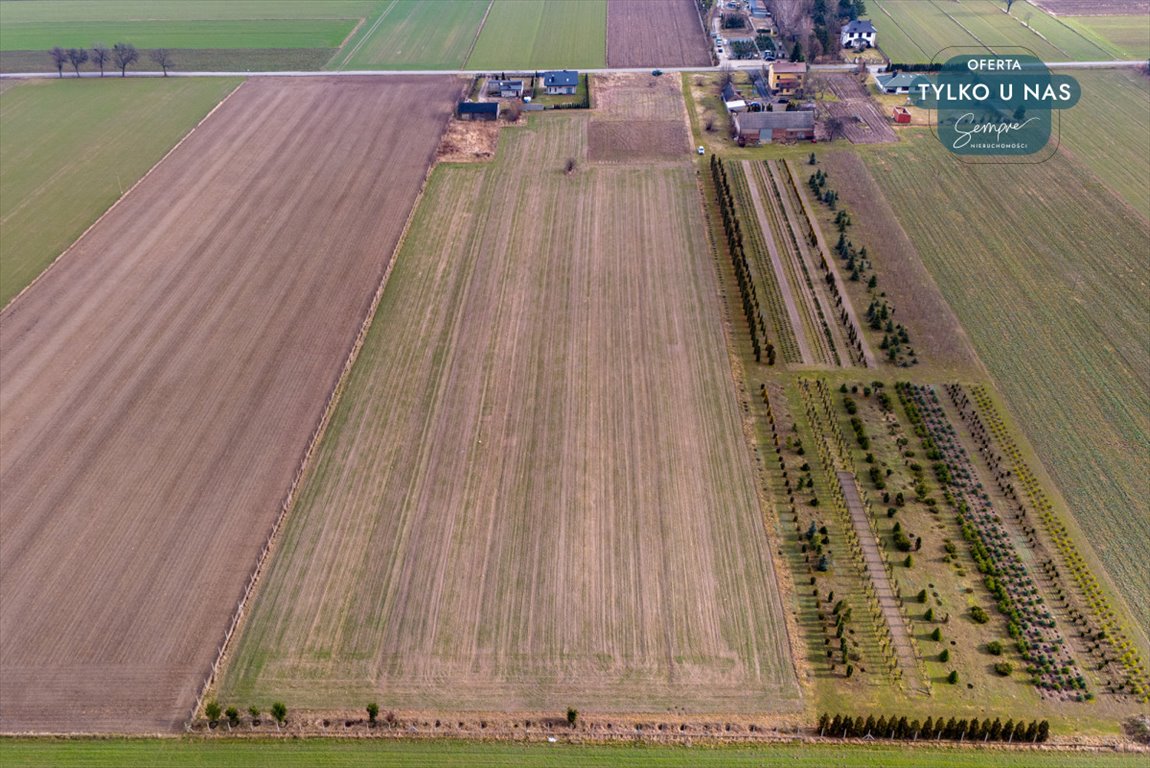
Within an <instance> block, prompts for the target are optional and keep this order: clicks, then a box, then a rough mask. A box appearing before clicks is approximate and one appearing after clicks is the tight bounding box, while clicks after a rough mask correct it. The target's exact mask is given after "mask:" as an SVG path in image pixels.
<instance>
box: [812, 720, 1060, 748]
mask: <svg viewBox="0 0 1150 768" xmlns="http://www.w3.org/2000/svg"><path fill="white" fill-rule="evenodd" d="M818 733H819V735H820V736H832V737H836V738H842V739H852V738H854V739H859V738H867V737H870V738H874V739H900V740H905V741H918V740H936V741H937V740H941V739H947V740H950V741H1004V742H1022V743H1038V742H1043V741H1046V740H1047V739H1048V738H1050V723H1048V722H1047V721H1046V720H1042V721H1038V720H1031V721H1030V722H1029V723H1028V722H1026V721H1025V720H1018V721H1015V720H1014V719H1013V718H1011V719H1009V720H1007V721H1006V722H1005V723H1003V722H1002V720H1001V719H1000V718H997V717H996V718H994V720H991V719H990V718H989V717H988V718H984V719H982V720H979V719H978V718H977V717H974V718H970V719H965V718H964V719H955V718H953V717H952V718H950V719H949V720H943V719H942V718H941V717H940V718H938V719H935V718H931V717H928V718H927V719H926V720H925V721H919V720H918V719H914V720H908V719H907V718H906V717H905V716H903V717H895V716H893V715H892V716H890V717H889V718H888V717H886V716H880V717H879V718H878V719H877V720H876V719H875V717H874V715H868V716H867V717H865V718H864V717H862V716H861V715H860V716H858V717H851V716H850V715H835V716H834V717H833V718H832V717H831V716H830V715H829V714H827V713H825V712H824V713H823V714H822V715H820V716H819V722H818Z"/></svg>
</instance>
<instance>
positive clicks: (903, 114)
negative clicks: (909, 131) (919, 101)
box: [891, 107, 910, 125]
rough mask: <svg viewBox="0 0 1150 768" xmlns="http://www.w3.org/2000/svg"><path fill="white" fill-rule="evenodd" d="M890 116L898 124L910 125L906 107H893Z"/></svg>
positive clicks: (908, 112) (908, 111)
mask: <svg viewBox="0 0 1150 768" xmlns="http://www.w3.org/2000/svg"><path fill="white" fill-rule="evenodd" d="M891 117H893V118H894V121H895V122H896V123H899V124H900V125H910V110H909V109H907V108H906V107H895V108H894V112H892V113H891Z"/></svg>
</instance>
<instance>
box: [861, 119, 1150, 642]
mask: <svg viewBox="0 0 1150 768" xmlns="http://www.w3.org/2000/svg"><path fill="white" fill-rule="evenodd" d="M906 136H907V139H908V140H906V141H904V142H902V143H901V144H900V145H899V146H898V147H893V148H890V149H889V150H886V151H882V152H875V153H868V155H867V162H868V165H869V166H870V170H871V172H872V174H873V175H874V177H875V179H876V180H877V181H878V183H879V185H880V186H881V187H882V188H883V190H884V192H885V194H886V195H887V197H888V198H889V199H890V201H891V203H892V204H893V206H894V208H895V210H896V211H897V212H898V213H899V215H900V218H901V221H902V225H903V227H904V228H905V229H906V231H907V233H908V234H909V235H910V236H911V239H912V240H913V241H914V242H915V244H916V246H917V248H918V251H919V253H920V254H922V255H923V258H924V259H925V260H926V263H927V266H928V267H929V268H930V270H931V272H932V273H933V275H934V277H935V279H936V281H937V282H938V283H939V286H940V287H941V289H942V292H943V294H944V295H945V297H946V299H947V301H948V302H949V303H950V305H951V306H952V307H953V308H954V310H955V312H956V313H957V314H958V316H959V318H960V320H961V321H962V323H963V325H964V327H965V328H966V330H967V331H968V332H969V333H970V336H971V338H972V340H973V342H974V345H975V347H976V349H977V350H978V353H979V355H980V356H981V358H982V360H983V362H984V363H986V365H987V367H988V368H989V369H990V371H991V373H992V375H993V376H994V378H995V380H996V382H997V383H998V386H999V388H1000V389H1001V390H1002V391H1003V392H1004V393H1005V395H1006V398H1007V401H1008V404H1009V407H1010V409H1011V411H1013V414H1014V416H1015V417H1016V420H1017V422H1018V423H1020V424H1021V425H1022V427H1023V429H1024V430H1025V432H1026V434H1027V436H1028V437H1029V439H1030V441H1031V442H1032V443H1033V444H1034V446H1035V448H1036V449H1037V451H1038V453H1039V455H1040V457H1041V459H1042V460H1043V462H1044V463H1045V465H1046V467H1047V469H1049V470H1050V472H1051V474H1052V475H1053V477H1054V479H1055V481H1056V482H1057V484H1058V487H1059V489H1060V490H1061V491H1062V493H1063V495H1064V496H1065V498H1066V500H1067V501H1068V503H1069V505H1070V508H1071V510H1072V511H1073V513H1074V515H1075V516H1076V518H1077V519H1078V521H1079V523H1080V524H1081V526H1082V527H1083V529H1084V530H1086V531H1089V542H1090V544H1091V545H1092V546H1093V548H1094V549H1095V550H1096V551H1097V553H1098V554H1099V556H1100V557H1101V559H1102V561H1103V562H1104V564H1105V566H1106V568H1107V569H1108V570H1109V572H1110V575H1111V577H1112V579H1113V582H1114V583H1115V584H1116V585H1118V588H1119V589H1120V591H1121V592H1122V594H1123V595H1124V597H1125V599H1126V601H1127V603H1128V605H1129V606H1130V608H1131V609H1132V611H1133V613H1134V615H1135V618H1136V619H1137V621H1138V622H1139V623H1140V625H1141V628H1142V631H1143V632H1144V633H1146V632H1147V631H1148V630H1150V570H1147V569H1146V568H1145V567H1144V563H1145V562H1146V557H1147V555H1148V552H1147V542H1150V514H1147V501H1146V500H1147V498H1148V492H1150V488H1148V487H1147V482H1146V474H1145V471H1144V466H1141V465H1142V464H1143V462H1140V461H1139V460H1138V459H1137V458H1136V457H1145V456H1146V455H1148V452H1150V352H1148V350H1147V348H1146V345H1145V343H1144V340H1145V339H1146V338H1147V337H1148V336H1150V318H1148V316H1147V313H1146V311H1145V303H1144V296H1143V293H1142V292H1141V291H1140V290H1132V289H1131V286H1132V285H1137V284H1139V283H1140V281H1142V280H1144V277H1145V253H1146V242H1147V239H1148V238H1150V224H1148V223H1147V222H1146V220H1145V219H1139V218H1138V217H1134V216H1131V215H1130V214H1129V212H1128V211H1126V210H1125V209H1124V207H1123V206H1121V205H1117V204H1116V199H1115V198H1114V196H1113V195H1112V194H1111V193H1110V192H1109V190H1107V189H1106V188H1105V187H1103V186H1102V184H1101V183H1100V182H1099V181H1098V180H1097V179H1096V178H1095V177H1093V176H1092V175H1091V174H1090V173H1089V172H1088V171H1086V170H1085V169H1084V168H1081V167H1080V166H1078V165H1077V164H1075V163H1073V162H1071V161H1070V160H1069V159H1067V158H1066V157H1064V156H1062V155H1055V157H1053V158H1052V159H1050V160H1049V161H1047V162H1045V163H1040V164H1036V165H967V164H964V163H962V162H960V161H959V160H958V159H956V158H955V157H954V156H952V155H949V154H948V153H947V151H946V149H945V148H944V147H942V146H941V145H940V144H938V142H937V141H936V140H935V139H934V138H933V137H931V136H930V135H929V134H927V133H926V132H919V133H917V134H906ZM927 180H929V181H927ZM924 222H929V225H925V224H924Z"/></svg>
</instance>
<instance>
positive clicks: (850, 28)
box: [843, 19, 878, 35]
mask: <svg viewBox="0 0 1150 768" xmlns="http://www.w3.org/2000/svg"><path fill="white" fill-rule="evenodd" d="M843 31H844V32H846V33H847V34H848V35H856V34H857V35H873V34H875V33H876V32H878V30H876V29H875V28H874V24H871V23H870V19H855V20H854V21H852V22H851V23H850V24H847V25H846V26H845V27H843Z"/></svg>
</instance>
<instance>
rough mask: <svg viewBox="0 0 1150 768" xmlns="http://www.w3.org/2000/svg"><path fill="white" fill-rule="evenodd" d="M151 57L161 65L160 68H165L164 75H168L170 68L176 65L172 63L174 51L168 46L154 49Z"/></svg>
mask: <svg viewBox="0 0 1150 768" xmlns="http://www.w3.org/2000/svg"><path fill="white" fill-rule="evenodd" d="M151 58H152V61H154V62H156V64H157V65H159V67H160V69H162V70H164V77H167V76H168V70H169V69H171V68H172V67H173V66H174V64H173V63H172V52H171V51H169V50H168V49H167V48H157V49H156V50H154V51H152V54H151Z"/></svg>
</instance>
